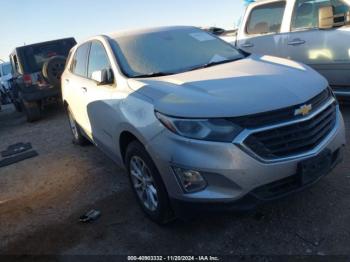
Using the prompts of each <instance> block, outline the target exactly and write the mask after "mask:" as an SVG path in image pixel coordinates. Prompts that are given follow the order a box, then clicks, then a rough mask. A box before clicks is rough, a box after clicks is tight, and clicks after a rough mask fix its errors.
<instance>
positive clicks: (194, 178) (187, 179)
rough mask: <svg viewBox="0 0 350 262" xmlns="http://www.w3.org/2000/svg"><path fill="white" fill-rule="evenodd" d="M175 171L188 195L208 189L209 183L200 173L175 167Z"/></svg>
mask: <svg viewBox="0 0 350 262" xmlns="http://www.w3.org/2000/svg"><path fill="white" fill-rule="evenodd" d="M173 170H174V172H175V174H176V176H177V178H178V180H179V181H180V183H181V185H182V188H183V189H184V191H185V192H186V193H194V192H198V191H201V190H204V189H205V188H206V187H207V182H206V181H205V179H204V177H203V176H202V175H201V173H200V172H198V171H195V170H190V169H183V168H179V167H173Z"/></svg>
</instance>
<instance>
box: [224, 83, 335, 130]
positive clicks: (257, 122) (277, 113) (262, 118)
mask: <svg viewBox="0 0 350 262" xmlns="http://www.w3.org/2000/svg"><path fill="white" fill-rule="evenodd" d="M331 96H332V91H331V89H330V88H327V89H325V90H324V91H323V92H322V93H320V94H318V95H317V96H315V97H313V98H311V99H310V100H308V101H306V102H305V103H302V104H299V105H295V106H290V107H287V108H282V109H278V110H274V111H269V112H264V113H259V114H255V115H249V116H242V117H234V118H230V119H229V120H230V121H232V122H234V123H235V124H237V125H239V126H241V127H243V128H257V127H262V126H268V125H273V124H277V123H281V122H286V121H290V120H294V119H298V117H296V116H295V114H294V113H295V110H297V109H298V108H300V106H302V105H305V104H307V105H312V110H313V111H312V112H315V111H316V110H317V109H319V108H320V107H321V106H322V105H323V104H324V103H325V102H326V101H328V100H329V99H330V97H331ZM312 112H311V113H312ZM299 118H302V116H299Z"/></svg>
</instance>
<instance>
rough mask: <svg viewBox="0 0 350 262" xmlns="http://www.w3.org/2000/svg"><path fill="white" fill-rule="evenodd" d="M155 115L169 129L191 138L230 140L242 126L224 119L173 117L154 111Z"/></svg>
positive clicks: (218, 140)
mask: <svg viewBox="0 0 350 262" xmlns="http://www.w3.org/2000/svg"><path fill="white" fill-rule="evenodd" d="M156 117H157V118H158V119H159V121H160V122H161V123H162V124H163V125H164V126H165V127H166V128H168V129H169V130H170V131H172V132H174V133H176V134H178V135H180V136H183V137H187V138H191V139H197V140H207V141H215V142H232V141H233V139H234V138H235V137H236V136H237V135H238V134H239V133H240V132H241V131H242V128H241V127H239V126H237V125H235V124H234V123H232V122H230V121H228V120H225V119H214V118H213V119H186V118H174V117H169V116H166V115H163V114H161V113H159V112H156Z"/></svg>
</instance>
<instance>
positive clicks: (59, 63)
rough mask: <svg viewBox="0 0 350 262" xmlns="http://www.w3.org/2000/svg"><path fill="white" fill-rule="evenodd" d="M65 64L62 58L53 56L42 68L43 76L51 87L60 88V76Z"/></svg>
mask: <svg viewBox="0 0 350 262" xmlns="http://www.w3.org/2000/svg"><path fill="white" fill-rule="evenodd" d="M65 64H66V58H65V57H64V56H54V57H51V58H50V59H49V60H47V61H46V62H45V64H44V66H43V71H42V73H43V76H44V78H45V79H46V81H47V82H49V83H50V84H51V85H53V86H56V87H60V86H61V76H62V73H63V71H64V67H65Z"/></svg>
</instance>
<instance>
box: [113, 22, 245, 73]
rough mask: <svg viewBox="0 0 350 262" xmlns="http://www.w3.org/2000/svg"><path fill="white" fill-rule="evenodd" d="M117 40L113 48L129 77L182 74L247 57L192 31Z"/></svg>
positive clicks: (130, 36) (203, 32)
mask: <svg viewBox="0 0 350 262" xmlns="http://www.w3.org/2000/svg"><path fill="white" fill-rule="evenodd" d="M114 40H115V41H113V42H112V48H113V50H114V52H115V54H116V56H117V57H118V61H119V64H120V66H121V68H122V70H123V72H124V73H125V74H126V75H128V76H129V77H137V76H140V75H141V76H142V75H150V74H154V73H163V74H171V73H179V72H184V71H188V70H191V69H194V68H196V67H201V66H203V65H207V64H210V63H215V62H222V63H223V62H224V61H232V60H236V59H240V58H243V57H244V56H243V54H242V53H240V52H239V51H238V50H237V49H235V48H234V47H233V46H232V45H230V44H228V43H226V42H224V41H223V40H221V39H219V38H217V37H215V36H213V35H211V34H209V33H207V32H205V31H202V30H200V29H197V28H192V27H188V28H186V27H184V28H179V29H177V28H176V29H169V30H155V31H149V32H138V33H135V34H130V35H121V36H117V37H115V38H114Z"/></svg>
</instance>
